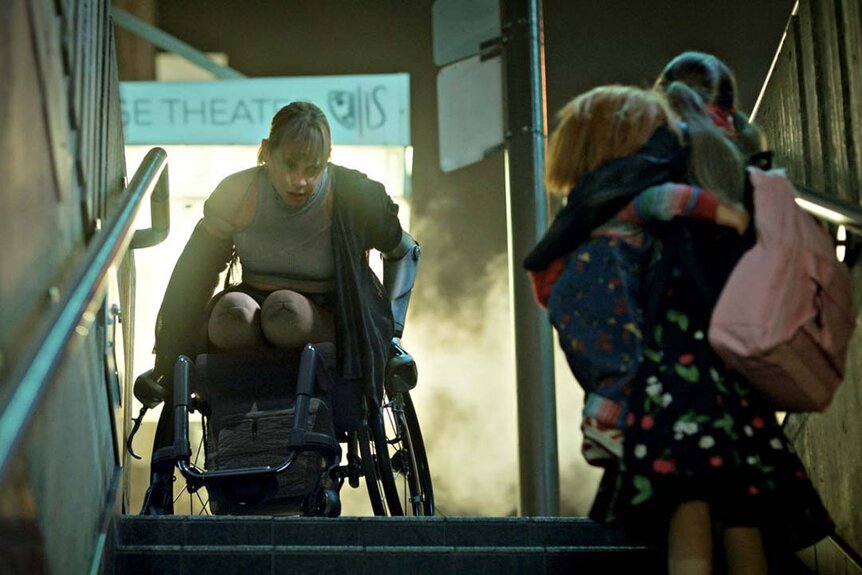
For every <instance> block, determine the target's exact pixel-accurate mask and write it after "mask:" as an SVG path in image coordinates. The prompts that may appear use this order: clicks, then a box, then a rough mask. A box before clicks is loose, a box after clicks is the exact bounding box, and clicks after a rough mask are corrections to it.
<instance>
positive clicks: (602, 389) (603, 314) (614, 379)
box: [536, 182, 719, 467]
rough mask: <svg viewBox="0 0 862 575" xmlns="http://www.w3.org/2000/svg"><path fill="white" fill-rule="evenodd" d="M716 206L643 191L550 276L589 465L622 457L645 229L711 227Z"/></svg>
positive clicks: (699, 196)
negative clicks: (682, 223) (680, 224)
mask: <svg viewBox="0 0 862 575" xmlns="http://www.w3.org/2000/svg"><path fill="white" fill-rule="evenodd" d="M718 205H719V199H718V197H717V196H716V195H715V194H712V193H711V192H709V191H707V190H703V189H701V188H698V187H696V186H692V185H688V184H679V183H674V182H665V183H663V184H659V185H655V186H650V187H648V188H646V189H644V190H642V191H641V192H640V193H638V194H637V195H636V196H635V198H634V199H633V200H632V201H630V202H629V203H628V204H627V205H626V206H625V207H624V208H623V209H622V210H621V211H620V212H619V213H618V214H616V215H615V216H614V217H613V218H611V219H610V220H609V221H608V222H606V223H605V224H603V225H602V226H600V227H599V228H597V229H596V230H594V231H593V232H592V235H591V238H590V240H589V241H587V242H584V243H583V244H581V245H580V246H578V247H577V248H576V249H575V250H574V251H572V252H570V253H569V254H567V255H566V256H564V258H563V264H562V265H560V266H559V268H560V271H559V272H551V275H553V285H552V287H551V288H550V290H549V292H548V298H547V301H546V302H544V303H546V305H547V307H548V312H549V317H550V320H551V323H552V325H553V326H554V328H555V329H556V330H557V333H558V334H559V340H560V346H561V348H562V350H563V352H564V354H565V356H566V360H567V361H568V363H569V366H570V367H571V369H572V373H573V374H574V376H575V378H576V379H577V380H578V383H579V384H580V385H581V387H582V388H583V389H584V391H585V395H584V409H583V414H582V420H581V430H582V432H583V442H582V444H581V451H582V453H583V455H584V458H585V459H586V460H587V462H588V463H590V464H591V465H596V466H599V467H606V466H608V465H616V460H617V459H618V458H619V457H621V456H622V440H623V432H622V430H623V428H624V427H625V423H626V417H627V414H628V408H627V402H628V396H629V395H630V393H631V389H630V388H631V381H632V379H633V378H634V377H635V374H636V373H638V370H639V367H640V365H641V362H642V358H643V354H644V348H643V341H642V340H643V337H642V333H641V331H642V327H643V313H642V309H641V308H642V306H641V304H640V301H639V300H640V299H641V296H642V294H641V287H640V284H641V276H642V275H643V269H644V266H645V264H647V263H648V262H649V259H650V257H651V254H652V245H653V236H652V234H651V233H650V232H649V231H648V229H649V226H650V225H651V224H653V223H655V222H657V221H669V220H672V219H673V218H676V217H682V218H684V219H686V220H701V221H709V222H713V221H715V220H716V217H717V216H716V214H717V210H718ZM557 273H558V274H559V275H557ZM536 291H537V292H539V291H540V290H536ZM537 299H539V301H540V302H542V299H541V298H537Z"/></svg>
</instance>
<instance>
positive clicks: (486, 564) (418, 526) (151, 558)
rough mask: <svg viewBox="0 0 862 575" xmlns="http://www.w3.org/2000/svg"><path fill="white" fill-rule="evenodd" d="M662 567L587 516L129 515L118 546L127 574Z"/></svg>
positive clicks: (376, 574) (442, 574)
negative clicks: (300, 516) (319, 516)
mask: <svg viewBox="0 0 862 575" xmlns="http://www.w3.org/2000/svg"><path fill="white" fill-rule="evenodd" d="M662 564H663V559H662V558H661V557H660V554H659V553H657V552H656V551H655V550H652V549H648V548H646V547H644V546H641V545H635V544H632V543H631V542H630V541H628V540H627V539H626V538H625V537H624V536H623V535H622V534H620V533H618V532H615V531H612V530H609V529H607V528H605V527H603V526H601V525H599V524H597V523H595V522H593V521H590V520H588V519H585V518H539V517H534V518H530V517H513V518H509V517H494V518H487V517H483V518H479V517H424V518H413V517H341V518H338V519H327V518H299V517H196V516H175V517H138V516H125V517H122V518H121V519H120V520H119V521H118V523H117V525H116V531H115V546H114V569H115V573H121V574H125V573H131V574H138V573H159V574H163V573H176V574H182V575H185V574H193V573H219V574H220V575H224V574H228V573H273V574H275V573H292V574H296V573H314V574H315V575H322V574H329V573H333V574H335V573H337V574H339V575H345V574H349V575H353V574H357V575H361V574H368V575H371V574H373V575H387V574H389V573H393V574H394V573H398V574H399V575H405V574H406V575H425V574H429V575H455V574H459V575H460V574H474V573H476V574H483V573H488V574H493V575H508V574H522V573H523V574H534V573H535V574H539V575H541V574H558V573H559V574H562V573H566V574H570V573H600V572H601V573H604V572H611V573H618V572H620V573H622V572H635V571H636V570H637V572H640V573H656V572H661V566H662ZM608 569H610V571H608Z"/></svg>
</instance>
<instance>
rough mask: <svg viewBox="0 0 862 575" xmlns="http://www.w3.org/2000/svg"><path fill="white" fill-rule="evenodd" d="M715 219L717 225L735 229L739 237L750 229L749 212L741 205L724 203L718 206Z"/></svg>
mask: <svg viewBox="0 0 862 575" xmlns="http://www.w3.org/2000/svg"><path fill="white" fill-rule="evenodd" d="M715 219H716V223H718V224H720V225H722V226H727V227H729V228H733V229H735V230H736V233H738V234H739V235H743V234H744V233H745V230H747V229H748V224H749V223H750V222H751V216H750V215H749V214H748V210H746V209H745V208H743V207H742V206H739V205H735V204H724V203H721V204H719V205H718V211H717V212H716V218H715Z"/></svg>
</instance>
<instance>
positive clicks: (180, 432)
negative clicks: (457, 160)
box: [127, 233, 435, 517]
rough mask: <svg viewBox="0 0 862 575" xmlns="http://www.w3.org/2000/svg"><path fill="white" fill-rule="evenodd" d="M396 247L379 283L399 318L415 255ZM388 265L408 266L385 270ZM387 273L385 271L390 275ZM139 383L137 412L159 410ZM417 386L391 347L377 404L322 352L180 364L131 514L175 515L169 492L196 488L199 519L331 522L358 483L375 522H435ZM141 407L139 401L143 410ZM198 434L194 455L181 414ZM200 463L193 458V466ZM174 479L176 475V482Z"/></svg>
mask: <svg viewBox="0 0 862 575" xmlns="http://www.w3.org/2000/svg"><path fill="white" fill-rule="evenodd" d="M404 236H405V237H404V238H402V246H399V247H401V248H403V249H401V250H400V251H401V252H403V253H400V254H399V253H397V252H396V255H395V257H394V258H393V257H391V256H390V254H385V255H384V278H386V277H387V272H389V274H388V275H389V277H390V278H395V282H394V283H393V281H392V280H391V279H390V281H389V282H387V288H388V291H389V294H390V300H391V302H392V308H393V315H394V317H395V324H396V325H395V327H396V330H395V333H396V335H397V336H400V334H401V333H402V332H403V318H404V317H405V316H406V306H407V302H408V301H409V293H410V290H411V289H412V282H413V278H414V277H415V267H416V262H418V256H419V249H418V245H417V244H416V243H415V241H413V239H412V238H411V237H410V236H409V235H408V234H406V233H405V234H404ZM387 256H390V258H389V263H391V262H392V261H393V260H394V261H395V262H396V263H399V264H403V262H404V260H408V263H409V262H412V270H410V271H408V272H404V271H403V270H404V268H405V266H404V265H398V266H396V267H395V269H394V271H393V269H390V270H387ZM391 267H392V266H390V268H391ZM151 375H152V372H151V371H149V372H146V373H144V374H142V375H141V376H139V377H138V379H137V380H136V382H135V395H136V396H137V397H138V398H139V399H141V400H142V402H143V403H144V407H143V408H142V410H141V413H140V414H139V416H138V418H137V419H136V420H135V427H134V428H133V430H132V432H131V434H130V436H129V438H128V440H127V446H128V448H129V450H130V452H131V453H132V454H133V455H134V451H132V449H131V442H132V439H133V437H134V433H135V431H136V430H137V428H138V426H139V425H140V421H141V419H142V418H143V413H144V412H145V411H146V409H147V408H148V407H152V406H153V405H154V404H157V400H155V401H154V400H153V398H154V397H158V396H159V394H158V393H157V392H154V388H155V387H157V384H155V382H153V380H152V379H151ZM416 382H417V369H416V364H415V362H414V361H413V358H412V357H411V356H410V354H409V353H407V352H406V351H405V350H404V349H403V348H402V347H401V345H400V341H399V339H398V338H397V337H396V338H393V340H392V342H391V346H390V352H389V360H388V362H387V365H386V369H385V375H384V381H383V386H382V387H383V393H382V401H380V402H377V401H375V400H372V399H370V398H369V397H368V396H367V394H365V393H363V392H362V390H361V389H359V383H358V382H355V381H347V380H344V379H342V378H340V377H339V376H338V374H337V372H336V370H335V351H334V346H333V345H332V344H330V343H319V344H318V343H308V344H306V345H305V346H304V347H303V349H301V350H283V349H278V350H276V349H262V350H258V351H255V352H243V353H242V354H237V353H234V354H222V353H218V354H203V355H199V356H198V357H196V358H195V359H194V360H192V359H191V358H189V357H186V356H182V355H181V356H179V357H178V358H177V361H176V363H175V366H174V377H173V392H172V396H171V397H169V398H164V397H162V399H164V400H165V405H164V408H163V410H162V415H161V417H160V419H159V424H158V427H157V431H156V438H155V441H154V447H153V455H152V459H151V462H150V485H149V488H148V489H147V493H146V496H145V499H144V503H143V506H142V510H141V513H142V514H147V515H160V514H173V513H174V503H175V500H174V495H173V482H174V481H175V480H184V481H185V487H184V489H183V491H188V492H189V493H190V494H195V493H199V492H201V490H202V489H204V488H205V490H206V493H207V495H208V500H204V499H203V498H201V503H202V508H203V510H204V512H209V513H211V514H214V515H303V516H323V517H338V516H339V515H340V514H341V497H340V492H341V488H342V487H343V484H344V482H345V481H346V482H347V483H348V484H349V485H350V486H351V487H352V488H358V487H359V486H360V483H361V482H364V484H365V488H366V490H367V492H368V497H369V501H370V504H371V508H372V510H373V512H374V514H375V515H390V516H398V515H416V516H420V515H433V514H434V512H435V508H434V494H433V486H432V481H431V472H430V469H429V466H428V458H427V454H426V452H425V446H424V442H423V440H422V432H421V429H420V427H419V420H418V418H417V414H416V410H415V407H414V405H413V402H412V400H411V397H410V392H411V391H412V390H413V389H414V388H415V385H416ZM145 399H146V400H148V401H144V400H145ZM194 413H197V414H199V416H200V418H201V423H202V430H203V435H202V438H201V441H200V444H199V445H198V446H197V448H196V449H194V450H193V449H192V446H191V442H190V423H189V422H190V415H191V414H194ZM201 452H203V457H201ZM177 472H178V474H177Z"/></svg>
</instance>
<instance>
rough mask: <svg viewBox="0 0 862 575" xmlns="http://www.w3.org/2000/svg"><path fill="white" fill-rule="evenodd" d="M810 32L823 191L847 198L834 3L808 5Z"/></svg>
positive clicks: (839, 52) (832, 0) (825, 0)
mask: <svg viewBox="0 0 862 575" xmlns="http://www.w3.org/2000/svg"><path fill="white" fill-rule="evenodd" d="M812 17H813V32H814V36H815V38H817V42H816V44H815V48H816V50H817V62H816V65H817V69H816V72H817V78H818V86H817V90H818V95H819V109H818V112H819V115H820V121H821V138H822V143H823V150H822V155H823V167H824V171H825V174H826V177H827V180H826V188H827V189H829V190H832V191H831V192H830V194H831V195H836V196H838V197H840V198H847V197H848V195H849V191H848V190H849V188H850V181H849V180H850V178H849V173H848V165H847V144H846V141H845V133H846V128H845V126H844V106H845V102H844V98H843V97H842V96H843V91H844V90H843V84H844V79H843V76H844V71H843V69H842V68H843V67H842V62H841V60H842V58H841V55H842V53H843V51H844V49H843V46H841V47H840V48H839V40H838V33H839V26H840V24H839V23H838V22H837V19H836V11H835V0H816V1H815V2H812Z"/></svg>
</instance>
